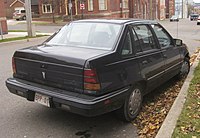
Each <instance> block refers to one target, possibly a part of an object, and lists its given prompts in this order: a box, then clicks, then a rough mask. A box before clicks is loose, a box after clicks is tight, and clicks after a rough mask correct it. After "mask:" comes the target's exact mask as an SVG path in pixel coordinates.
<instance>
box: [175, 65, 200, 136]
mask: <svg viewBox="0 0 200 138" xmlns="http://www.w3.org/2000/svg"><path fill="white" fill-rule="evenodd" d="M199 137H200V63H199V65H198V66H197V68H196V69H195V72H194V78H193V79H192V81H191V84H190V87H189V91H188V95H187V99H186V102H185V104H184V107H183V111H182V113H181V115H180V116H179V119H178V121H177V124H176V128H175V130H174V133H173V135H172V138H199Z"/></svg>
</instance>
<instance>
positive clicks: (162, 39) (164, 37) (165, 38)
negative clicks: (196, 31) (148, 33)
mask: <svg viewBox="0 0 200 138" xmlns="http://www.w3.org/2000/svg"><path fill="white" fill-rule="evenodd" d="M151 26H152V28H153V30H154V32H155V34H156V36H157V38H158V41H159V44H160V46H161V47H169V46H170V44H171V38H170V36H169V35H168V34H167V32H166V31H165V30H164V29H163V28H162V27H161V26H160V25H151Z"/></svg>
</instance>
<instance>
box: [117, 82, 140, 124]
mask: <svg viewBox="0 0 200 138" xmlns="http://www.w3.org/2000/svg"><path fill="white" fill-rule="evenodd" d="M142 99H143V98H142V89H141V88H140V87H139V86H135V87H133V89H132V90H131V92H130V94H129V95H128V96H127V97H126V99H125V102H124V105H123V106H122V107H121V108H120V109H119V110H117V111H116V113H117V115H118V117H119V118H121V119H123V120H124V121H127V122H130V121H132V120H133V119H134V118H135V117H136V116H137V115H138V113H139V111H140V108H141V106H142Z"/></svg>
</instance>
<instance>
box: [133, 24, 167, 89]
mask: <svg viewBox="0 0 200 138" xmlns="http://www.w3.org/2000/svg"><path fill="white" fill-rule="evenodd" d="M132 32H133V36H134V39H135V42H134V49H135V52H136V56H137V61H138V63H139V66H140V70H141V75H142V77H143V78H144V79H145V80H146V81H147V86H148V90H152V89H154V88H155V87H157V86H158V85H159V82H161V81H160V79H161V78H162V75H163V73H164V59H163V56H162V52H161V50H160V48H159V47H158V44H157V42H156V41H155V36H154V35H153V32H152V30H151V29H150V26H149V25H133V26H132Z"/></svg>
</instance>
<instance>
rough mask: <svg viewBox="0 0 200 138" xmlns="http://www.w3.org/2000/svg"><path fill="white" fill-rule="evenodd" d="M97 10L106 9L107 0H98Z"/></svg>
mask: <svg viewBox="0 0 200 138" xmlns="http://www.w3.org/2000/svg"><path fill="white" fill-rule="evenodd" d="M99 10H107V0H99Z"/></svg>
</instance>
